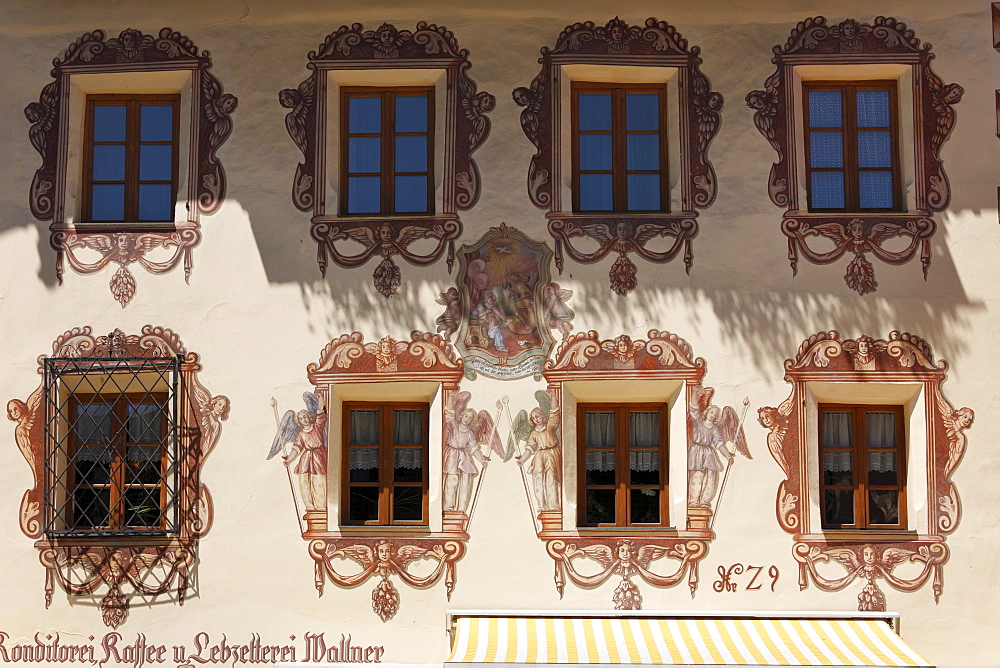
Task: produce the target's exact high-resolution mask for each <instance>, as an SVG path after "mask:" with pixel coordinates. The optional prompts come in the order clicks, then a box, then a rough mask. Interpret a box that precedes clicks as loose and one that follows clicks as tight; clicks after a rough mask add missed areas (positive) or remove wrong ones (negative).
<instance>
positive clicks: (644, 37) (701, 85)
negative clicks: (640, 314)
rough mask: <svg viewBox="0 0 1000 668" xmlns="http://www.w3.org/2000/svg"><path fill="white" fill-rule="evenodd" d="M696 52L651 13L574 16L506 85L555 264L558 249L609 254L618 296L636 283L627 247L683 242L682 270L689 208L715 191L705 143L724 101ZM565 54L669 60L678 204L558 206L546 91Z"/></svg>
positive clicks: (654, 258) (552, 92)
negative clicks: (674, 77) (598, 19)
mask: <svg viewBox="0 0 1000 668" xmlns="http://www.w3.org/2000/svg"><path fill="white" fill-rule="evenodd" d="M700 53H701V50H700V49H699V48H698V47H697V46H689V45H688V42H687V40H686V39H684V38H683V37H682V36H681V35H680V33H678V32H677V30H676V28H674V27H673V26H672V25H670V24H668V23H666V22H664V21H658V20H657V19H655V18H649V19H646V21H645V23H644V24H643V25H641V26H630V25H628V24H627V23H626V22H625V21H623V20H622V19H620V18H619V17H615V18H613V19H611V20H610V21H608V22H607V24H605V25H604V26H598V25H596V24H594V23H593V22H591V21H587V22H584V23H574V24H572V25H569V26H567V27H566V28H565V29H564V30H563V31H562V33H561V34H560V35H559V38H558V39H557V40H556V43H555V46H554V47H552V48H549V47H547V46H546V47H542V49H541V57H540V58H539V59H538V62H539V63H541V65H542V69H541V71H540V72H539V74H538V75H537V76H536V77H535V78H534V79H533V80H532V81H531V83H530V84H529V85H528V86H521V87H518V88H515V89H514V91H513V98H514V102H515V103H516V104H517V105H518V106H520V107H523V110H522V111H521V128H522V130H523V131H524V134H525V136H526V137H527V138H528V141H530V142H531V144H532V145H533V146H534V147H535V154H534V155H533V156H532V158H531V163H530V165H529V167H528V179H527V182H528V196H529V197H530V199H531V201H532V203H534V204H535V206H537V207H539V208H542V209H545V210H547V211H548V214H547V217H548V219H549V233H550V234H551V235H552V236H553V238H554V239H555V240H556V250H555V257H556V267H557V268H558V269H559V271H560V272H562V270H563V264H564V252H565V254H566V255H569V257H570V258H572V259H573V260H574V261H576V262H580V263H584V264H592V263H596V262H600V261H602V260H603V259H604V258H605V257H607V256H608V255H609V254H612V253H614V254H615V255H616V258H615V262H614V263H613V265H612V267H611V270H610V275H609V278H610V283H611V288H612V289H613V290H614V291H615V292H616V293H618V294H620V295H626V294H628V293H630V292H631V291H632V290H634V289H635V287H636V285H637V273H638V269H637V267H636V265H635V263H634V262H633V261H632V258H631V257H630V256H633V255H634V256H637V257H640V258H642V259H644V260H646V261H649V262H654V263H665V262H669V261H671V260H672V259H674V258H675V257H677V255H678V254H681V253H682V251H683V258H684V265H685V270H686V271H688V272H690V270H691V265H692V262H693V254H692V250H691V240H692V239H693V238H694V237H695V236H696V235H697V233H698V224H697V210H698V209H704V208H707V207H709V206H711V204H712V203H713V202H714V201H715V196H716V192H717V186H716V177H715V170H714V168H713V167H712V163H711V162H710V161H709V159H708V148H709V145H710V144H711V142H712V140H713V139H714V137H715V135H716V133H717V132H718V129H719V124H720V113H719V112H720V111H721V109H722V105H723V98H722V95H720V94H719V93H718V92H715V91H712V90H711V84H710V83H709V81H708V78H707V77H706V76H705V75H704V74H703V73H702V72H701V70H700V69H699V66H700V64H701V62H702V59H701V57H700ZM574 62H586V63H591V64H593V63H600V64H603V65H611V66H616V65H620V66H628V65H637V64H641V65H646V66H649V65H660V66H663V67H671V68H677V70H678V72H679V76H680V82H679V94H680V97H681V102H680V104H681V107H682V111H681V113H680V116H681V117H682V119H683V121H682V122H681V123H679V126H680V127H679V129H680V134H681V140H680V146H681V151H680V164H681V175H680V201H681V207H680V210H679V211H675V212H666V211H664V212H657V213H650V214H641V215H640V214H632V215H630V214H609V215H599V214H595V215H592V214H576V213H574V212H572V211H567V210H565V209H566V207H565V206H564V204H563V201H562V200H563V194H562V193H561V192H560V189H559V184H560V183H561V177H560V176H559V173H560V171H562V172H568V171H570V170H571V169H572V168H571V165H570V158H569V149H568V148H566V149H565V150H563V148H562V147H561V146H560V137H561V136H562V129H561V126H562V124H563V119H562V118H561V117H560V114H559V112H558V109H559V105H558V104H556V101H555V99H554V98H555V96H557V95H558V94H559V92H558V91H559V83H558V82H559V78H560V77H561V76H564V74H563V73H562V70H561V66H562V65H565V64H572V63H574ZM673 113H674V112H671V114H673ZM581 238H587V239H590V240H591V241H595V242H597V244H598V248H597V250H593V251H584V250H581V249H580V248H579V241H580V240H581ZM656 238H665V239H667V240H668V242H667V243H666V247H665V248H664V249H662V250H653V249H652V248H650V247H649V242H650V241H651V240H653V239H656Z"/></svg>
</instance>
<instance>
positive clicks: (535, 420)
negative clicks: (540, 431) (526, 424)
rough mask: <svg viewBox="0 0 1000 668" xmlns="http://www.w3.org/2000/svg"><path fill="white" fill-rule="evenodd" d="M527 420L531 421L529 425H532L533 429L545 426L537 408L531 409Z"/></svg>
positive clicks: (540, 412)
mask: <svg viewBox="0 0 1000 668" xmlns="http://www.w3.org/2000/svg"><path fill="white" fill-rule="evenodd" d="M528 419H530V420H531V424H532V425H534V426H535V428H538V427H541V426H542V425H543V424H545V416H544V415H542V411H540V410H538V409H537V408H533V409H532V410H531V415H530V416H529V418H528Z"/></svg>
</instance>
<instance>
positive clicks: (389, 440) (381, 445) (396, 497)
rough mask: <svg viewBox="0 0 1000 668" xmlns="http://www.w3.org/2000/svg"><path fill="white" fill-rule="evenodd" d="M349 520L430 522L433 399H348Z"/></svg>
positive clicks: (346, 488)
mask: <svg viewBox="0 0 1000 668" xmlns="http://www.w3.org/2000/svg"><path fill="white" fill-rule="evenodd" d="M343 410H344V414H345V415H346V416H347V419H346V420H344V437H343V443H344V448H345V450H346V451H347V452H346V456H345V457H344V462H345V468H346V470H345V471H344V478H343V479H344V480H345V481H346V482H347V484H346V485H343V486H342V490H343V493H344V508H345V510H344V512H343V516H342V521H343V523H344V524H349V525H350V524H369V525H380V526H385V525H407V524H412V525H426V524H427V464H428V461H427V459H428V458H427V442H428V413H429V407H428V405H427V404H421V403H399V404H373V403H354V402H345V403H344V407H343Z"/></svg>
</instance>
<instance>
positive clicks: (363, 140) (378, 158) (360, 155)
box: [347, 137, 382, 174]
mask: <svg viewBox="0 0 1000 668" xmlns="http://www.w3.org/2000/svg"><path fill="white" fill-rule="evenodd" d="M381 147H382V138H381V137H349V138H348V140H347V171H348V172H350V173H351V174H357V173H359V172H362V173H375V174H377V173H378V172H379V171H381V169H382V154H381V150H382V149H381Z"/></svg>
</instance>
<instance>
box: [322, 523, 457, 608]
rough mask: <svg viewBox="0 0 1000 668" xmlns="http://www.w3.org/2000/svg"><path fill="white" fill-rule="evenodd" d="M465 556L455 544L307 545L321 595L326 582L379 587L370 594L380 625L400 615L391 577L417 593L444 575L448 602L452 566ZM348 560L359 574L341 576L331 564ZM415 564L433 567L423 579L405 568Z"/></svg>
mask: <svg viewBox="0 0 1000 668" xmlns="http://www.w3.org/2000/svg"><path fill="white" fill-rule="evenodd" d="M464 553H465V544H464V543H462V542H460V541H457V540H427V539H419V538H415V539H408V540H387V539H372V540H364V541H363V540H360V539H353V540H351V539H348V540H344V541H333V540H323V539H321V540H314V541H312V542H311V543H310V544H309V556H311V557H312V558H313V560H314V561H315V562H316V590H317V591H318V592H319V595H320V596H322V595H323V587H324V584H325V582H326V579H327V578H329V579H330V581H332V582H333V583H335V584H337V585H338V586H341V587H357V586H359V585H361V584H364V583H365V582H367V581H368V580H369V579H372V578H376V579H378V583H377V584H376V585H375V588H374V589H373V590H372V610H373V611H374V612H375V614H376V615H378V616H379V618H380V619H381V620H382V621H383V622H387V621H389V620H390V619H392V618H393V617H395V616H396V613H397V612H398V611H399V601H400V598H399V591H398V590H397V589H396V588H395V586H393V584H392V580H391V579H390V578H391V577H397V578H399V579H400V580H401V581H403V582H405V583H406V584H408V585H410V586H411V587H414V588H416V589H426V588H428V587H432V586H434V584H436V583H437V582H438V580H440V579H441V576H442V575H444V580H445V590H446V592H447V596H448V600H451V593H452V591H453V590H454V588H455V562H456V561H458V560H459V559H461V558H462V555H463V554H464ZM335 560H336V561H337V562H338V563H339V562H342V561H343V560H349V561H353V562H354V563H356V564H357V565H358V566H359V567H360V570H358V571H356V572H353V573H350V574H342V573H340V572H339V571H337V569H336V568H335V567H334V561H335ZM418 560H430V561H432V562H433V564H434V565H433V567H432V569H431V571H430V573H428V574H426V575H419V576H418V575H415V574H413V573H411V572H410V571H409V570H408V568H409V566H411V565H412V564H413V563H414V562H416V561H418Z"/></svg>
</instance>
